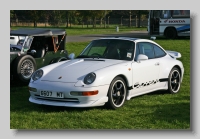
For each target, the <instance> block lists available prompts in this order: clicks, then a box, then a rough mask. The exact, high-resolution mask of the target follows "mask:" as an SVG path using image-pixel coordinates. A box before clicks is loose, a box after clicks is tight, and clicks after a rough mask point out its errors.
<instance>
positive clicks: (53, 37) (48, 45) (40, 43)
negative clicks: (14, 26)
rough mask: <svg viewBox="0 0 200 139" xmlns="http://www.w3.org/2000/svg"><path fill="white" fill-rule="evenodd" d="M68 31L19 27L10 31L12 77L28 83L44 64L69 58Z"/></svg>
mask: <svg viewBox="0 0 200 139" xmlns="http://www.w3.org/2000/svg"><path fill="white" fill-rule="evenodd" d="M65 38H66V31H65V30H61V29H38V28H37V29H18V30H11V31H10V74H11V79H12V80H13V79H17V80H20V81H22V82H25V83H28V82H29V81H30V78H31V76H32V74H33V72H34V71H35V70H37V69H39V68H41V67H43V66H46V65H49V64H52V63H55V62H60V61H63V60H67V59H68V53H67V51H66V50H65V44H66V41H65V40H66V39H65Z"/></svg>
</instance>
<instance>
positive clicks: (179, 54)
mask: <svg viewBox="0 0 200 139" xmlns="http://www.w3.org/2000/svg"><path fill="white" fill-rule="evenodd" d="M166 52H167V53H168V54H169V55H170V56H172V57H173V58H181V53H179V52H176V51H169V50H166Z"/></svg>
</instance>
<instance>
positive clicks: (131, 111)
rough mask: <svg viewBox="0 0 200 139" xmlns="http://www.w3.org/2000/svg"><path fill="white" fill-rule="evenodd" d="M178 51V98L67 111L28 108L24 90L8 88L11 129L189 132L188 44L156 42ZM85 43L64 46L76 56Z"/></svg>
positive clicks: (156, 95)
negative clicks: (180, 65) (182, 70)
mask: <svg viewBox="0 0 200 139" xmlns="http://www.w3.org/2000/svg"><path fill="white" fill-rule="evenodd" d="M156 42H157V43H159V44H160V45H161V46H163V47H164V48H165V49H166V50H174V51H178V52H180V53H181V54H182V57H181V58H180V60H181V61H182V62H183V64H184V68H185V73H184V78H183V83H182V86H181V89H180V92H179V93H178V94H173V95H172V94H168V93H164V92H159V91H158V92H153V93H150V94H146V95H142V96H138V97H135V98H132V99H131V100H129V101H126V102H125V105H124V106H123V107H121V108H120V109H117V110H108V109H106V108H104V107H94V108H69V107H53V106H43V105H37V104H32V103H30V102H29V101H28V99H29V96H30V95H29V92H28V88H27V86H12V87H11V88H10V128H11V129H140V130H141V129H190V40H188V39H186V40H183V39H179V40H165V39H160V40H156ZM88 43H89V42H80V43H79V42H78V43H71V42H70V43H67V44H66V47H67V49H68V51H69V53H71V52H75V54H76V55H78V54H79V53H80V52H81V51H82V50H83V48H84V47H85V46H86V45H87V44H88Z"/></svg>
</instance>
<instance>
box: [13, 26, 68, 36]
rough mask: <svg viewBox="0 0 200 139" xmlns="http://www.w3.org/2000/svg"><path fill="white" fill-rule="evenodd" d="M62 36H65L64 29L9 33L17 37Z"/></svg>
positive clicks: (26, 29) (21, 30)
mask: <svg viewBox="0 0 200 139" xmlns="http://www.w3.org/2000/svg"><path fill="white" fill-rule="evenodd" d="M64 34H66V31H65V30H64V29H43V28H35V29H31V28H23V29H18V30H11V31H10V35H18V36H53V35H64Z"/></svg>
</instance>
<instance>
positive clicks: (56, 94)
mask: <svg viewBox="0 0 200 139" xmlns="http://www.w3.org/2000/svg"><path fill="white" fill-rule="evenodd" d="M40 96H42V97H55V98H64V94H63V93H62V92H53V91H43V90H42V91H40Z"/></svg>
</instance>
